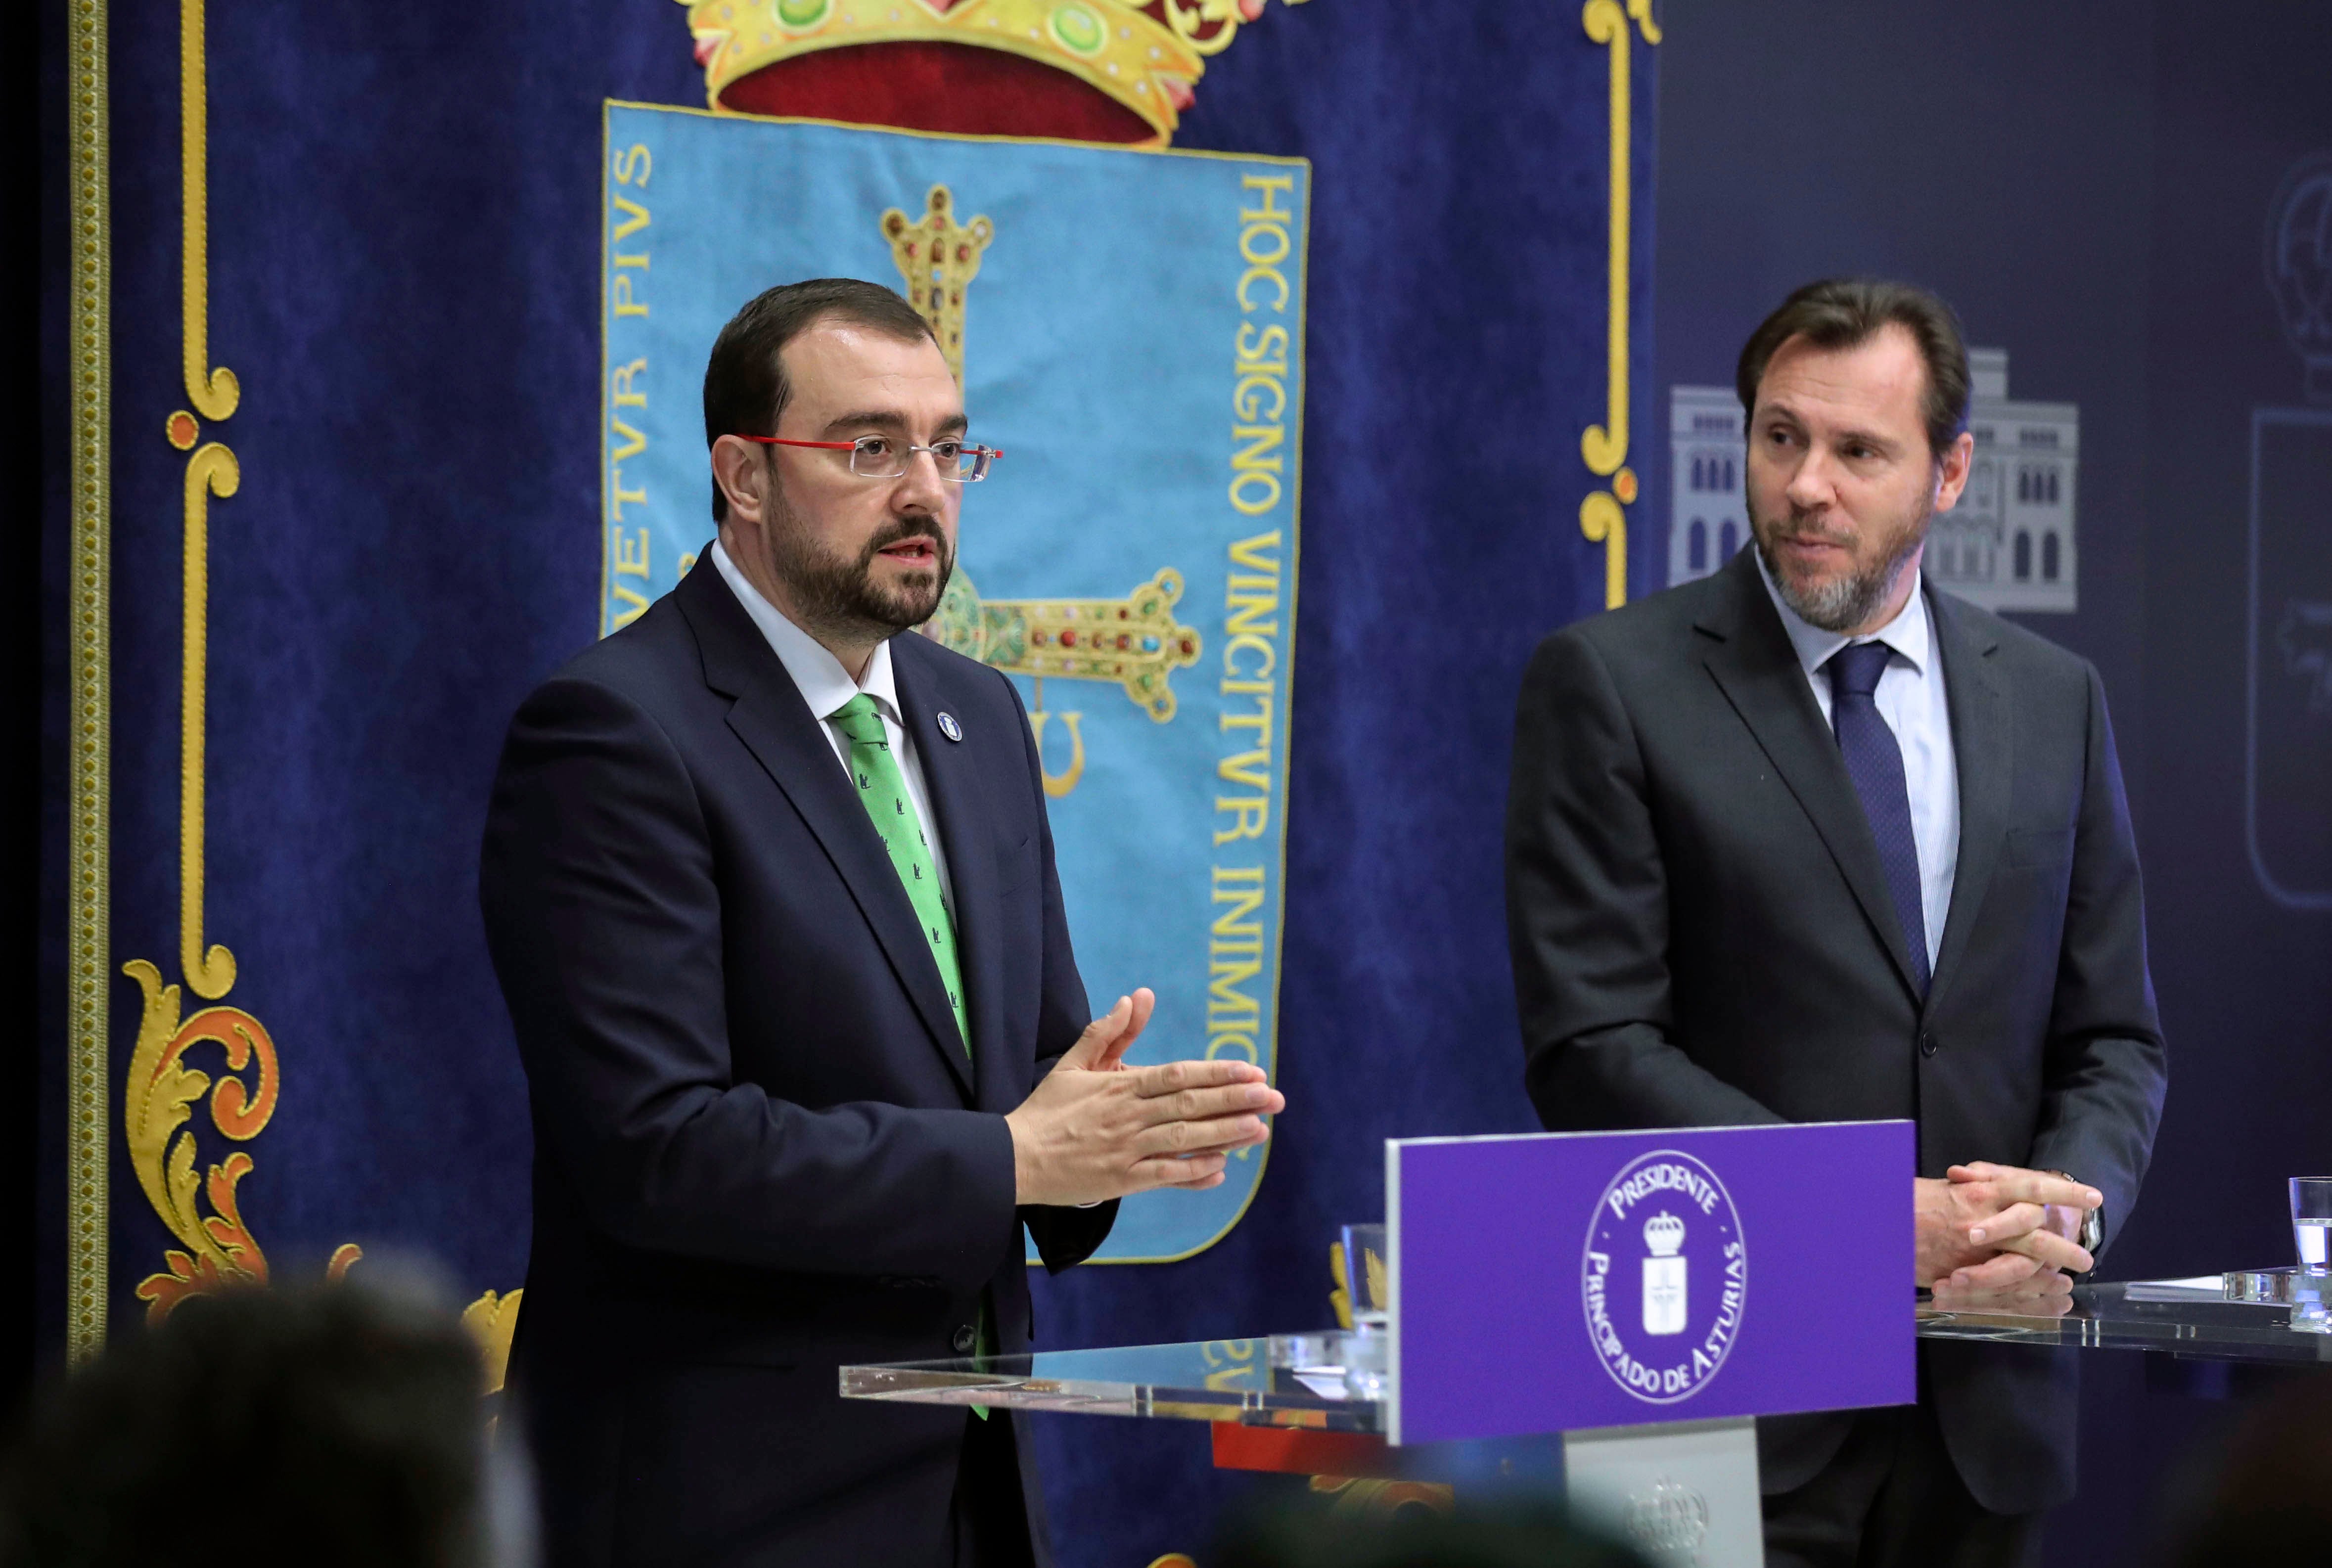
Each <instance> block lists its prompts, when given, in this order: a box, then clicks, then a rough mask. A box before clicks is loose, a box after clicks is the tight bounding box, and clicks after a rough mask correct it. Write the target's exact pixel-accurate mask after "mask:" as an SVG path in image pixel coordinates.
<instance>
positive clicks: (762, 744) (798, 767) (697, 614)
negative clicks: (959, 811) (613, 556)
mask: <svg viewBox="0 0 2332 1568" xmlns="http://www.w3.org/2000/svg"><path fill="white" fill-rule="evenodd" d="M675 597H676V598H678V600H679V603H680V607H681V609H682V611H683V613H684V614H685V615H686V616H687V617H688V621H689V625H690V626H691V627H692V628H693V629H694V631H695V633H696V640H697V646H698V648H699V649H700V651H701V652H702V654H703V656H704V679H705V684H707V685H709V686H711V687H712V689H713V690H714V691H717V692H720V693H723V694H725V695H728V696H730V697H731V698H733V699H735V701H734V702H733V703H732V704H731V707H730V710H729V728H730V730H731V731H732V732H733V733H734V734H735V735H736V737H737V739H738V740H740V741H742V742H743V743H744V745H745V749H746V750H747V751H750V752H751V753H752V754H753V757H754V760H757V761H758V762H760V765H761V768H762V770H763V771H764V772H766V773H768V774H769V779H770V781H771V782H773V783H774V784H776V785H777V787H778V789H779V790H780V791H782V792H783V793H784V795H785V797H786V798H787V799H788V801H790V802H792V804H793V808H794V809H795V811H796V812H798V813H799V815H800V817H801V819H802V821H803V822H804V823H805V824H807V825H808V827H809V830H810V833H811V834H812V835H813V836H814V837H816V838H817V841H818V845H819V846H820V847H822V848H823V849H824V850H825V851H826V855H827V859H828V860H830V861H831V862H833V865H834V869H835V870H836V872H837V873H838V874H839V875H841V877H842V880H843V883H844V884H845V885H846V886H847V887H848V888H849V889H850V895H851V897H852V898H853V899H854V900H855V902H856V903H857V905H858V908H859V912H860V913H862V914H864V915H865V918H866V923H867V924H868V925H869V926H871V927H873V928H874V940H875V941H876V942H877V943H878V944H880V946H881V947H882V949H883V953H884V957H885V958H886V959H888V960H889V961H890V965H891V970H892V973H893V974H894V976H895V977H896V978H897V979H898V981H899V984H900V985H901V987H903V989H904V990H905V991H906V993H907V995H908V997H909V998H910V999H912V1000H913V1002H914V1004H915V1010H916V1011H917V1012H918V1013H920V1014H922V1019H923V1025H924V1027H925V1028H928V1029H929V1030H930V1031H931V1037H932V1044H933V1045H934V1046H935V1047H938V1049H939V1052H940V1054H941V1056H944V1057H946V1058H947V1064H948V1068H949V1070H950V1071H951V1072H952V1073H954V1074H955V1076H956V1081H957V1083H958V1084H959V1085H961V1087H962V1089H963V1091H964V1092H965V1093H966V1094H967V1095H969V1094H970V1093H971V1089H972V1082H971V1074H970V1068H969V1067H968V1066H966V1065H965V1061H964V1053H963V1050H962V1047H961V1046H960V1045H959V1044H958V1043H957V1037H956V1028H955V1013H954V1010H953V1009H951V1008H950V1007H949V1006H948V999H947V988H946V987H945V985H943V984H942V983H941V980H940V971H939V965H938V963H937V962H935V961H933V960H932V949H931V944H930V942H927V941H925V940H924V937H923V931H922V923H921V922H920V921H918V920H917V919H916V916H915V906H914V905H913V904H912V903H910V902H909V901H908V898H907V890H906V889H905V888H904V887H903V886H902V885H900V883H899V874H898V872H897V871H895V870H894V869H893V868H892V865H891V857H890V854H889V852H888V851H887V850H886V849H884V846H883V837H882V835H881V834H879V833H877V832H875V831H874V823H873V822H872V821H870V820H868V818H867V816H866V808H865V806H863V805H861V804H860V803H859V800H858V797H857V796H856V795H855V794H854V793H853V792H852V790H851V788H850V780H849V777H848V775H846V773H845V772H844V771H843V770H842V767H841V765H840V764H839V763H838V762H836V760H835V755H834V747H833V744H832V743H831V742H830V741H827V738H826V734H825V731H824V730H823V729H822V727H821V726H820V725H819V723H818V722H817V716H816V715H815V714H813V713H812V712H810V711H809V704H808V703H806V702H804V701H803V700H802V695H801V692H800V690H799V689H798V687H796V686H795V684H794V683H793V678H792V677H791V676H790V675H788V674H786V667H785V665H784V664H783V663H781V662H780V661H779V658H778V655H777V654H776V653H775V652H774V651H773V650H772V649H771V648H770V647H769V644H768V642H767V641H766V640H764V639H763V637H762V636H761V634H760V629H759V628H757V627H756V626H754V625H753V622H752V618H751V617H750V616H748V615H747V614H746V613H745V607H744V606H742V605H741V604H739V603H738V602H737V598H736V596H735V595H734V594H732V593H731V592H730V591H729V585H728V584H727V583H725V582H723V581H722V580H721V574H720V572H719V570H718V569H716V568H714V567H713V566H712V563H711V562H710V561H709V560H707V561H703V562H701V563H700V565H699V569H697V570H695V571H692V572H690V573H689V574H688V576H687V577H685V578H682V579H681V584H680V587H679V588H678V590H677V591H676V595H675ZM951 868H952V863H951Z"/></svg>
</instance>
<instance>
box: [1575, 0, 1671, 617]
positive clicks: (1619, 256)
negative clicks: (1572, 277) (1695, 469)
mask: <svg viewBox="0 0 2332 1568" xmlns="http://www.w3.org/2000/svg"><path fill="white" fill-rule="evenodd" d="M1631 18H1632V19H1633V20H1634V22H1635V23H1636V25H1637V27H1638V28H1639V29H1640V30H1641V31H1642V33H1643V35H1644V43H1645V45H1646V47H1648V48H1649V47H1650V46H1651V45H1653V44H1656V43H1659V41H1660V38H1661V33H1660V29H1659V26H1658V24H1656V23H1655V22H1653V20H1652V0H1626V9H1625V10H1624V11H1623V10H1622V9H1621V8H1620V0H1587V4H1586V6H1585V7H1584V9H1582V11H1581V13H1580V25H1581V26H1582V27H1583V28H1585V29H1586V32H1587V36H1588V37H1589V38H1590V39H1591V40H1592V41H1593V42H1595V43H1601V44H1606V45H1608V46H1609V47H1610V54H1611V170H1610V179H1611V196H1610V232H1611V237H1610V283H1609V287H1610V300H1609V305H1608V314H1607V326H1606V333H1605V347H1606V350H1607V353H1608V356H1609V360H1608V365H1607V368H1606V392H1605V401H1604V416H1603V423H1602V424H1601V425H1589V426H1588V427H1587V429H1586V430H1585V431H1584V432H1583V433H1582V435H1580V437H1579V454H1580V456H1581V457H1582V459H1584V460H1585V462H1586V464H1587V470H1588V472H1589V473H1592V474H1594V475H1595V476H1596V477H1597V478H1599V479H1609V480H1610V482H1611V487H1610V489H1609V490H1596V491H1591V492H1589V493H1588V495H1587V498H1586V499H1585V500H1584V501H1582V502H1580V503H1579V531H1580V532H1581V533H1582V534H1584V535H1586V537H1587V540H1588V541H1589V542H1590V543H1591V544H1600V545H1601V546H1602V547H1603V605H1604V607H1605V608H1606V609H1617V608H1619V607H1620V606H1621V605H1623V604H1626V603H1627V602H1628V512H1627V508H1628V507H1629V506H1630V505H1631V504H1633V502H1635V499H1636V496H1637V492H1638V490H1639V486H1638V483H1637V481H1636V474H1635V471H1634V470H1632V469H1630V468H1629V467H1627V466H1626V464H1627V461H1628V266H1629V257H1630V244H1629V242H1630V238H1631V237H1632V236H1631V234H1630V228H1631V226H1632V225H1633V224H1634V222H1635V213H1634V201H1633V197H1634V189H1633V185H1632V180H1633V177H1634V150H1633V146H1632V141H1631V133H1632V130H1633V127H1634V121H1633V115H1634V101H1633V90H1632V83H1631V81H1630V77H1631V75H1632V74H1633V72H1632V71H1631V63H1632V62H1631V53H1632V49H1633V40H1632V39H1631V38H1630V35H1629V27H1628V23H1629V21H1630V19H1631Z"/></svg>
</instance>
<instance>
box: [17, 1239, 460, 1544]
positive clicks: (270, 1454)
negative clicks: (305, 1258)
mask: <svg viewBox="0 0 2332 1568" xmlns="http://www.w3.org/2000/svg"><path fill="white" fill-rule="evenodd" d="M482 1387H483V1377H482V1372H481V1364H480V1360H479V1356H478V1353H477V1349H476V1347H475V1344H474V1343H473V1342H472V1341H471V1339H470V1338H469V1336H468V1335H467V1334H464V1332H463V1330H462V1327H461V1325H460V1324H459V1322H458V1321H456V1320H455V1318H454V1315H452V1313H451V1312H449V1311H445V1310H443V1309H439V1308H436V1307H434V1306H427V1305H423V1304H420V1303H417V1302H412V1301H406V1300H401V1299H399V1298H397V1297H395V1296H390V1295H388V1294H387V1293H384V1292H378V1291H375V1290H371V1289H368V1288H363V1287H359V1286H356V1285H354V1284H343V1285H333V1286H311V1287H306V1288H301V1287H288V1288H287V1287H279V1288H274V1289H261V1288H256V1287H250V1286H245V1287H240V1288H237V1289H234V1290H229V1291H226V1292H224V1293H222V1294H220V1295H217V1296H194V1297H190V1298H188V1299H187V1300H186V1301H184V1302H182V1303H180V1304H179V1305H178V1307H177V1310H176V1311H175V1312H173V1313H172V1314H171V1315H170V1316H169V1318H168V1320H167V1322H165V1323H164V1324H162V1325H161V1326H160V1327H158V1328H157V1329H154V1330H152V1331H151V1332H148V1333H136V1332H132V1333H130V1334H123V1335H121V1336H120V1337H119V1338H118V1339H117V1340H116V1341H115V1342H114V1343H112V1344H111V1345H110V1346H109V1347H108V1348H107V1350H106V1352H105V1353H104V1354H103V1355H102V1356H100V1358H98V1359H97V1360H96V1361H94V1362H90V1363H89V1364H88V1365H86V1366H83V1367H81V1369H79V1370H78V1371H76V1372H72V1374H71V1375H70V1376H69V1377H67V1378H65V1379H64V1380H62V1382H58V1383H57V1384H55V1385H53V1387H52V1388H50V1389H49V1391H47V1394H46V1396H45V1397H44V1398H43V1400H42V1401H40V1403H39V1405H38V1407H37V1408H36V1410H34V1412H33V1416H32V1418H31V1420H30V1421H29V1422H28V1424H27V1427H26V1429H25V1431H24V1436H23V1438H22V1439H21V1442H20V1444H19V1446H18V1448H17V1450H16V1452H15V1453H14V1456H13V1457H12V1458H11V1459H10V1461H9V1463H8V1464H7V1466H6V1468H5V1476H0V1563H58V1564H70V1565H71V1568H130V1565H131V1564H137V1563H163V1562H170V1561H177V1562H185V1563H196V1564H202V1563H225V1562H229V1561H232V1562H234V1563H244V1564H250V1565H252V1568H272V1565H274V1564H277V1563H339V1564H349V1565H352V1568H416V1565H424V1564H425V1565H426V1568H472V1565H473V1564H477V1563H481V1562H482V1561H483V1558H484V1556H485V1554H486V1553H487V1552H488V1550H489V1549H490V1536H489V1533H488V1529H487V1525H486V1520H487V1512H486V1509H487V1495H488V1494H487V1487H486V1485H485V1477H484V1470H485V1431H484V1428H485V1412H484V1410H483V1409H482V1408H481V1400H480V1390H481V1388H482ZM205 1456H207V1457H209V1458H215V1459H219V1460H221V1461H222V1462H224V1461H225V1460H226V1459H228V1458H232V1461H233V1464H234V1470H235V1474H236V1475H237V1476H238V1477H245V1478H250V1477H263V1479H264V1485H265V1487H266V1493H267V1495H266V1498H265V1500H264V1502H263V1503H262V1504H260V1505H259V1506H254V1507H252V1508H247V1509H245V1510H244V1511H242V1512H241V1513H240V1514H238V1515H237V1517H236V1523H235V1525H234V1532H233V1533H232V1534H231V1535H226V1536H224V1537H222V1538H221V1539H222V1540H224V1541H225V1543H227V1544H225V1545H221V1544H216V1543H205V1542H203V1541H202V1540H200V1538H199V1535H188V1534H186V1531H187V1525H186V1522H185V1517H184V1507H183V1505H184V1503H185V1501H186V1497H187V1496H188V1492H187V1481H186V1476H187V1475H188V1473H189V1472H188V1470H187V1466H188V1465H189V1464H190V1463H192V1462H196V1461H198V1460H200V1459H202V1458H204V1457H205Z"/></svg>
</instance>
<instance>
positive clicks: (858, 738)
mask: <svg viewBox="0 0 2332 1568" xmlns="http://www.w3.org/2000/svg"><path fill="white" fill-rule="evenodd" d="M834 722H836V724H838V725H840V726H841V727H842V732H843V733H844V734H845V735H847V736H849V737H850V781H851V782H852V783H853V784H855V785H857V786H858V798H859V801H860V803H861V804H862V805H864V806H865V808H866V815H867V816H869V817H873V818H874V831H875V832H877V833H879V834H881V835H882V836H883V847H884V848H885V849H887V850H889V851H890V852H891V869H892V870H894V871H895V872H897V873H898V874H899V883H900V885H901V886H903V887H904V888H905V889H906V890H907V902H908V903H910V904H913V905H914V906H915V918H916V919H917V920H918V921H920V922H921V923H922V928H923V940H924V941H925V942H930V943H931V944H932V961H933V962H935V963H937V964H938V965H939V966H940V981H941V984H943V985H944V986H946V987H947V995H948V1007H949V1008H950V1009H952V1010H953V1012H954V1013H955V1032H956V1033H957V1034H958V1035H959V1036H961V1037H962V1039H963V1050H964V1055H966V1056H970V1054H971V1029H970V1026H969V1025H967V1024H966V1023H965V1022H964V1017H963V970H962V968H961V965H959V964H958V963H957V962H956V956H955V917H954V916H953V915H951V914H950V913H948V906H947V900H946V899H944V898H942V897H941V896H940V878H939V868H938V866H937V865H936V863H935V862H934V861H933V859H932V844H931V840H930V839H929V838H927V837H924V836H923V828H922V822H921V821H920V820H918V819H917V817H916V816H915V809H914V808H913V807H912V806H910V805H908V804H907V777H906V775H905V774H903V773H902V772H900V771H899V763H898V760H897V759H896V758H894V757H893V756H892V755H891V736H890V733H889V731H885V730H884V728H883V715H882V714H881V713H879V712H876V711H875V708H874V698H872V697H870V696H868V695H867V694H866V693H864V692H861V693H858V695H856V696H855V697H853V698H851V699H850V701H848V702H846V703H843V704H842V706H841V707H840V708H839V709H837V710H836V712H835V715H834ZM994 1321H995V1315H994V1314H992V1313H990V1312H989V1308H988V1293H987V1292H986V1291H984V1290H983V1291H981V1292H980V1354H982V1355H994V1354H995V1353H996V1331H995V1328H994V1326H993V1324H994ZM971 1413H972V1414H974V1415H976V1416H978V1417H979V1418H980V1420H983V1421H984V1420H987V1419H988V1407H987V1406H985V1405H974V1406H972V1407H971Z"/></svg>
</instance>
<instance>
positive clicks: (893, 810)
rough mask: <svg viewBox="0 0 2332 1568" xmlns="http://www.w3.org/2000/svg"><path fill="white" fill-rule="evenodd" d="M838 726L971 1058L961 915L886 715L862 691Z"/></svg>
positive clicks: (838, 716)
mask: <svg viewBox="0 0 2332 1568" xmlns="http://www.w3.org/2000/svg"><path fill="white" fill-rule="evenodd" d="M834 722H835V723H836V724H838V725H840V726H841V729H842V732H843V733H844V734H845V735H847V736H849V737H850V781H851V782H852V783H853V784H855V785H856V786H858V800H859V804H861V805H863V806H865V808H866V815H867V816H868V817H872V818H873V819H874V831H875V832H877V833H879V834H881V835H882V836H883V847H884V848H885V849H887V850H889V851H890V852H891V869H892V870H894V871H895V872H897V873H898V874H899V884H900V885H901V886H903V887H904V888H905V889H906V890H907V902H908V903H910V904H913V905H914V906H915V917H916V919H917V920H918V921H919V922H920V923H922V928H923V940H924V941H926V942H930V943H931V947H932V961H933V962H935V963H937V964H938V965H939V967H940V983H941V984H942V985H944V986H945V987H946V988H947V998H948V1007H949V1008H950V1009H951V1010H952V1011H953V1012H954V1013H955V1030H956V1034H957V1036H958V1037H960V1038H961V1040H962V1041H963V1049H964V1054H965V1055H966V1056H970V1054H971V1028H970V1025H969V1024H968V1023H966V1022H965V1020H964V1016H963V970H962V968H961V965H960V964H958V962H957V961H956V953H955V916H954V915H952V914H951V913H948V906H947V900H946V899H945V898H944V897H942V896H941V894H940V878H939V869H938V865H937V863H936V861H935V860H934V858H933V856H932V846H931V841H930V840H929V839H927V838H926V837H924V836H923V827H922V821H921V820H920V819H919V818H918V817H916V816H915V808H913V806H911V805H909V804H908V803H907V779H906V775H905V774H903V773H902V772H900V771H899V763H898V760H897V759H896V758H894V757H893V756H892V755H891V737H890V735H889V734H888V733H887V732H885V731H884V728H883V715H882V714H881V713H879V712H876V711H875V708H874V698H872V697H870V696H868V695H867V694H866V693H864V692H861V693H858V695H856V696H855V697H853V698H851V699H850V701H848V702H847V703H843V704H842V706H841V707H840V708H839V709H838V710H836V712H835V715H834Z"/></svg>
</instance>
